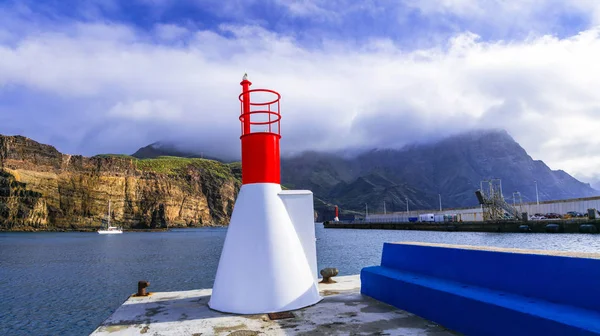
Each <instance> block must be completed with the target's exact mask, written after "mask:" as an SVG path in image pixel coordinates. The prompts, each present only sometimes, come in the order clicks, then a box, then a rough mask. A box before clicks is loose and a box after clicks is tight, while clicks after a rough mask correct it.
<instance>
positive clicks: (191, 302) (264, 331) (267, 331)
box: [92, 275, 458, 336]
mask: <svg viewBox="0 0 600 336" xmlns="http://www.w3.org/2000/svg"><path fill="white" fill-rule="evenodd" d="M333 280H335V281H337V282H336V283H333V284H321V283H320V284H319V291H320V293H321V295H323V296H324V299H323V300H322V301H321V302H319V303H317V304H315V305H313V306H310V307H307V308H304V309H300V310H296V311H293V312H291V313H292V316H281V317H283V318H280V319H278V316H269V314H258V315H236V314H225V313H220V312H217V311H214V310H211V309H210V308H209V307H208V305H207V303H208V300H209V298H210V295H211V290H210V289H199V290H190V291H181V292H161V293H158V292H157V293H152V294H151V295H150V296H147V297H134V296H132V297H130V298H129V299H127V301H125V303H123V305H122V306H121V307H119V308H118V309H117V310H116V311H115V312H114V314H113V315H112V316H110V317H109V318H108V319H107V320H106V321H104V322H103V323H102V325H100V326H99V327H98V328H97V329H96V330H95V331H94V332H93V333H92V335H95V336H100V335H111V336H117V335H194V336H199V335H231V336H243V335H435V336H443V335H458V334H457V333H454V332H452V331H449V330H447V329H445V328H444V327H442V326H439V325H437V324H435V323H433V322H430V321H427V320H425V319H422V318H420V317H418V316H416V315H414V314H411V313H408V312H406V311H403V310H400V309H396V308H394V307H393V306H390V305H387V304H385V303H382V302H380V301H377V300H375V299H372V298H369V297H367V296H364V295H362V294H360V278H359V276H358V275H352V276H340V277H334V278H333Z"/></svg>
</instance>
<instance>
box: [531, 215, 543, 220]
mask: <svg viewBox="0 0 600 336" xmlns="http://www.w3.org/2000/svg"><path fill="white" fill-rule="evenodd" d="M530 219H531V220H542V219H546V216H543V215H541V214H535V215H533V216H531V218H530Z"/></svg>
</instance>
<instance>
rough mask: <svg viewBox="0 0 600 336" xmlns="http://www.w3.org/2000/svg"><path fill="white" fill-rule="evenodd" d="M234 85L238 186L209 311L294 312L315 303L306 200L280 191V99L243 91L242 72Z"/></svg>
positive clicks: (246, 87)
mask: <svg viewBox="0 0 600 336" xmlns="http://www.w3.org/2000/svg"><path fill="white" fill-rule="evenodd" d="M240 84H241V85H242V93H241V94H240V95H239V100H240V103H241V114H240V116H239V119H240V122H241V131H242V135H241V137H240V139H241V143H242V187H241V189H240V192H239V194H238V197H237V200H236V202H235V206H234V209H233V213H232V215H231V222H230V224H229V228H228V230H227V236H226V238H225V244H224V246H223V251H222V252H221V259H220V261H219V267H218V269H217V275H216V278H215V282H214V285H213V292H212V296H211V299H210V302H209V306H210V307H211V308H212V309H215V310H218V311H223V312H229V313H238V314H258V313H271V312H281V311H288V310H294V309H299V308H302V307H306V306H309V305H312V304H315V303H317V302H318V301H320V300H321V296H320V295H319V290H318V287H317V279H318V277H317V259H316V244H315V226H314V208H313V195H312V192H310V191H308V190H285V191H282V189H281V185H280V160H279V140H280V139H281V134H280V127H279V125H280V119H281V114H280V110H279V107H280V105H279V100H280V98H281V95H280V94H279V93H277V92H275V91H273V90H267V89H253V90H251V89H250V85H252V83H250V81H249V80H248V78H247V75H244V78H243V79H242V82H241V83H240ZM258 96H260V97H258ZM264 96H269V97H270V98H269V99H266V100H263V101H258V99H259V98H262V97H264Z"/></svg>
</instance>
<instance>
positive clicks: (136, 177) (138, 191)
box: [0, 135, 241, 230]
mask: <svg viewBox="0 0 600 336" xmlns="http://www.w3.org/2000/svg"><path fill="white" fill-rule="evenodd" d="M240 177H241V169H240V166H239V164H223V163H220V162H216V161H212V160H205V159H199V158H175V157H158V158H154V159H143V160H140V159H137V158H134V157H130V156H115V155H103V156H96V157H82V156H78V155H67V154H62V153H60V152H59V151H58V150H56V149H55V148H54V147H52V146H48V145H43V144H40V143H37V142H35V141H33V140H31V139H28V138H25V137H21V136H2V135H0V230H57V229H58V230H61V229H97V228H99V227H100V225H101V220H102V219H103V218H105V217H106V216H107V212H108V202H109V200H110V201H111V205H112V207H111V209H112V211H111V214H110V216H111V221H112V222H113V223H116V224H117V225H122V226H123V227H125V228H140V229H143V228H164V227H167V226H168V227H188V226H206V225H224V224H227V223H228V220H229V216H230V215H231V212H232V210H233V205H234V202H235V197H236V195H237V192H238V190H239V187H240V184H241V182H240Z"/></svg>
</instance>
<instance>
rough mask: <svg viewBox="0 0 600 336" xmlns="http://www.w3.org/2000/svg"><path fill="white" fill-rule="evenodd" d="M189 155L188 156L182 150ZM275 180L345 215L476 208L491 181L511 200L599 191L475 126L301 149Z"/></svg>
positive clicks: (501, 134)
mask: <svg viewBox="0 0 600 336" xmlns="http://www.w3.org/2000/svg"><path fill="white" fill-rule="evenodd" d="M186 155H189V154H186ZM281 178H282V184H283V185H285V186H286V187H288V188H293V189H309V190H312V191H313V193H314V195H315V198H316V200H315V209H316V210H317V212H318V213H319V219H320V220H323V219H327V218H331V217H333V208H334V204H335V205H338V206H340V208H341V209H342V210H343V214H345V215H349V216H350V217H352V216H353V215H354V214H361V213H364V211H365V207H367V206H368V208H369V211H370V212H383V211H384V208H383V207H384V205H383V204H384V202H385V204H386V205H385V206H386V210H387V211H389V212H391V211H406V207H407V201H408V207H409V209H412V210H415V209H437V208H438V207H439V201H440V198H441V201H442V206H443V207H444V208H450V207H452V208H454V207H471V206H476V205H477V199H476V197H475V190H477V189H479V188H480V183H481V182H482V181H484V180H489V179H492V178H500V179H501V180H502V187H503V193H504V195H505V197H506V198H507V199H508V201H509V202H512V195H513V192H517V191H518V192H520V194H521V196H522V199H523V201H524V202H527V201H535V200H536V192H535V186H536V182H534V181H537V186H538V193H539V198H540V200H556V199H565V198H575V197H586V196H595V195H598V194H599V192H598V191H597V190H595V189H593V188H592V187H591V186H590V185H589V184H586V183H582V182H580V181H578V180H577V179H575V178H573V177H572V176H570V175H569V174H567V173H566V172H564V171H562V170H551V169H550V168H549V167H548V166H547V165H546V164H545V163H544V162H542V161H539V160H533V159H532V158H531V157H530V156H529V155H528V154H527V152H526V151H525V149H523V148H522V147H521V146H520V145H519V144H518V143H517V142H516V141H515V140H514V139H513V138H512V137H511V136H510V135H509V134H508V133H507V132H506V131H504V130H495V129H492V130H477V131H471V132H466V133H462V134H458V135H455V136H451V137H448V138H445V139H442V140H440V141H437V142H432V143H424V144H423V143H422V144H412V145H409V146H406V147H404V148H401V149H374V150H371V151H367V152H363V153H361V154H358V155H355V156H353V157H348V156H342V155H337V154H333V153H323V152H314V151H309V152H304V153H301V154H300V155H296V156H293V157H282V160H281Z"/></svg>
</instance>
